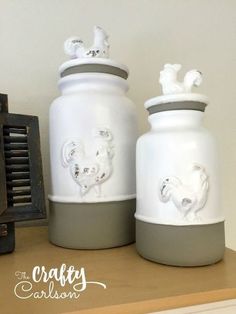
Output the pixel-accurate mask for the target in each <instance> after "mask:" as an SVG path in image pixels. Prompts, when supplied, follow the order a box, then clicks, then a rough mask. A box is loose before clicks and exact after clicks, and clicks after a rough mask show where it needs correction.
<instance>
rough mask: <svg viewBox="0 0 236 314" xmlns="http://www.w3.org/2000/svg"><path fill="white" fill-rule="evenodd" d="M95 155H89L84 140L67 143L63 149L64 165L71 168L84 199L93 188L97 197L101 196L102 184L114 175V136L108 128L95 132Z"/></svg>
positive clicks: (98, 129) (93, 133)
mask: <svg viewBox="0 0 236 314" xmlns="http://www.w3.org/2000/svg"><path fill="white" fill-rule="evenodd" d="M92 136H93V138H94V148H95V153H94V154H93V155H87V154H86V150H85V145H84V143H83V141H82V140H79V139H73V140H71V139H70V140H68V141H66V142H65V144H64V145H63V148H62V163H63V166H64V167H69V169H70V173H71V176H72V178H73V179H74V181H75V182H76V183H77V184H78V185H79V187H80V195H81V196H82V197H83V196H84V195H85V194H86V193H87V192H88V191H89V190H90V189H91V188H93V189H94V191H95V194H96V196H97V197H100V196H101V184H102V183H103V182H104V181H106V180H107V179H108V178H109V177H110V176H111V173H112V158H113V155H114V152H113V150H114V148H113V145H112V140H113V136H112V133H111V131H110V130H109V129H107V128H97V129H95V130H93V132H92Z"/></svg>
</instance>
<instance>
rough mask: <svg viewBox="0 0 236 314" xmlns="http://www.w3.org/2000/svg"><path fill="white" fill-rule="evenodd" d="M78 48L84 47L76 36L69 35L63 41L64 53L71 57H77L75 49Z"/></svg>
mask: <svg viewBox="0 0 236 314" xmlns="http://www.w3.org/2000/svg"><path fill="white" fill-rule="evenodd" d="M79 49H80V50H81V49H82V50H83V49H84V43H83V41H82V40H81V39H80V38H78V37H70V38H68V39H67V40H66V41H65V42H64V51H65V54H67V55H69V56H70V57H71V59H75V58H76V57H77V51H78V50H79Z"/></svg>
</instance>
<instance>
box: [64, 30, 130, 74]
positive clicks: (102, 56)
mask: <svg viewBox="0 0 236 314" xmlns="http://www.w3.org/2000/svg"><path fill="white" fill-rule="evenodd" d="M64 50H65V53H66V54H67V55H69V56H70V58H71V60H69V61H66V62H65V63H63V64H62V65H61V66H60V68H59V72H60V76H61V77H64V76H67V75H70V74H76V73H88V72H93V73H94V72H98V73H107V74H113V75H116V76H119V77H122V78H124V79H127V77H128V74H129V70H128V68H127V67H126V66H125V65H123V64H121V63H119V62H116V61H114V60H111V59H109V43H108V35H107V34H106V32H105V31H104V30H103V29H102V28H101V27H99V26H94V42H93V44H92V46H91V47H89V48H86V47H85V46H84V43H83V41H82V40H81V39H80V38H78V37H71V38H69V39H67V40H66V41H65V43H64Z"/></svg>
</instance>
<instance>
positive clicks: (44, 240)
mask: <svg viewBox="0 0 236 314" xmlns="http://www.w3.org/2000/svg"><path fill="white" fill-rule="evenodd" d="M173 245H174V243H173ZM62 263H65V264H66V265H67V266H70V265H73V266H74V267H75V268H76V269H80V268H81V267H84V268H85V271H86V277H87V280H91V281H99V282H102V283H105V284H106V285H107V289H103V288H102V287H100V286H97V285H88V286H87V289H86V290H85V291H84V292H82V293H81V295H80V297H79V298H78V299H64V300H62V299H58V300H55V299H34V298H32V297H31V298H29V299H25V300H22V299H19V298H17V297H16V296H15V294H14V287H15V285H16V284H17V283H18V282H19V279H18V278H17V277H16V276H15V272H16V271H21V272H26V275H27V276H29V277H31V274H32V269H33V267H34V266H37V265H39V266H45V268H46V269H47V270H49V269H51V268H56V267H57V268H60V266H61V264H62ZM0 273H1V275H0V282H1V285H0V309H1V311H0V312H1V313H3V314H5V313H7V314H8V313H9V314H10V313H14V314H15V313H24V314H27V313H30V314H32V313H33V314H37V313H50V314H53V313H71V312H74V313H81V314H82V313H84V314H85V313H87V314H89V313H91V314H92V313H96V314H99V313H109V314H110V313H117V314H119V313H122V314H125V313H131V314H138V313H140V314H141V313H148V312H152V311H158V310H163V309H170V308H176V307H181V306H187V305H193V304H201V303H207V302H215V301H219V300H226V299H232V298H236V252H234V251H232V250H229V249H226V252H225V258H224V260H223V261H221V262H220V263H217V264H215V265H212V266H206V267H196V268H193V267H192V268H180V267H169V266H164V265H159V264H155V263H152V262H149V261H147V260H145V259H143V258H141V257H140V256H139V255H138V254H137V253H136V251H135V246H134V245H129V246H125V247H121V248H116V249H109V250H88V251H87V250H68V249H63V248H60V247H56V246H54V245H52V244H50V243H49V242H48V236H47V227H28V228H18V229H17V230H16V251H15V252H14V253H13V254H9V255H2V256H0ZM47 286H48V285H47V284H46V283H38V284H35V285H34V286H33V291H40V290H46V289H45V288H46V287H47ZM56 288H57V287H56ZM60 289H62V288H61V287H60Z"/></svg>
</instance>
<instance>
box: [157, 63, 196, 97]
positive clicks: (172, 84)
mask: <svg viewBox="0 0 236 314" xmlns="http://www.w3.org/2000/svg"><path fill="white" fill-rule="evenodd" d="M181 67H182V66H181V64H169V63H168V64H165V65H164V69H163V70H162V71H161V72H160V79H159V83H160V84H161V85H162V91H163V94H164V95H169V94H180V93H191V89H192V87H193V86H199V85H200V84H201V82H202V73H201V72H200V71H198V70H191V71H189V72H187V73H186V74H185V76H184V81H183V82H178V80H177V75H178V72H179V71H180V69H181Z"/></svg>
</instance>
